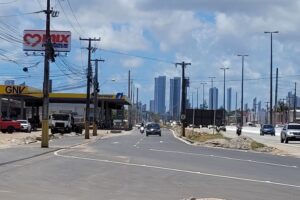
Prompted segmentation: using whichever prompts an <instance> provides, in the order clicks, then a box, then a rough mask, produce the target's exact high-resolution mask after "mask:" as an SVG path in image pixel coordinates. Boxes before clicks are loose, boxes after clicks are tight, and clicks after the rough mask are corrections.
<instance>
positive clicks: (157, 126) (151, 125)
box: [147, 124, 159, 129]
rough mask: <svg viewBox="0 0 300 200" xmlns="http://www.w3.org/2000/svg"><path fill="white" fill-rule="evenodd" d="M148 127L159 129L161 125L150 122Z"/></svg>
mask: <svg viewBox="0 0 300 200" xmlns="http://www.w3.org/2000/svg"><path fill="white" fill-rule="evenodd" d="M147 128H148V129H151V128H155V129H159V125H158V124H148V125H147Z"/></svg>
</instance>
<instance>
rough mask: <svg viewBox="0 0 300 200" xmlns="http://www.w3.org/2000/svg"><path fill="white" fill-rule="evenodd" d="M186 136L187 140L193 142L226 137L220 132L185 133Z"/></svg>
mask: <svg viewBox="0 0 300 200" xmlns="http://www.w3.org/2000/svg"><path fill="white" fill-rule="evenodd" d="M186 137H187V138H188V139H189V140H192V141H195V142H206V141H207V140H213V139H226V138H225V137H224V136H223V135H222V134H221V133H217V134H208V133H188V134H186Z"/></svg>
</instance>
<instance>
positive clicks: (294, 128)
mask: <svg viewBox="0 0 300 200" xmlns="http://www.w3.org/2000/svg"><path fill="white" fill-rule="evenodd" d="M289 141H300V124H297V123H289V124H286V125H284V127H283V129H282V131H281V134H280V142H281V143H283V142H284V143H289Z"/></svg>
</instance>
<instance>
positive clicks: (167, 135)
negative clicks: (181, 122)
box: [0, 129, 300, 200]
mask: <svg viewBox="0 0 300 200" xmlns="http://www.w3.org/2000/svg"><path fill="white" fill-rule="evenodd" d="M16 151H17V150H16ZM18 151H19V153H21V152H22V151H20V150H18ZM1 158H2V157H1V154H0V161H1ZM0 178H1V181H0V197H1V198H0V199H6V200H10V199H31V200H37V199H49V200H50V199H51V200H52V199H64V200H65V199H72V200H73V199H105V200H106V199H111V200H118V199H120V200H127V199H128V200H129V199H130V200H133V199H149V200H150V199H151V200H153V199H159V200H164V199H166V200H168V199H170V200H171V199H178V200H180V199H185V198H189V197H198V198H220V199H228V200H229V199H236V200H243V199H245V200H253V199H256V200H259V199H261V200H276V199H278V200H279V199H280V200H281V199H289V200H293V199H295V200H296V199H297V200H299V198H300V159H297V158H293V157H288V156H275V155H269V154H264V153H253V152H246V151H236V150H227V149H217V148H206V147H199V146H191V145H188V144H186V143H184V142H182V141H180V140H178V139H176V138H174V136H173V134H172V132H171V131H169V130H166V129H164V130H163V132H162V137H159V136H149V137H146V136H145V134H140V133H139V132H138V130H134V131H132V133H131V134H127V135H124V136H119V137H111V138H105V139H100V140H94V141H93V142H91V143H88V144H84V145H79V146H76V147H73V148H66V149H64V148H63V149H57V150H55V151H54V152H49V153H46V154H41V155H39V156H37V157H31V158H29V159H25V160H20V161H18V162H14V163H5V164H4V165H0Z"/></svg>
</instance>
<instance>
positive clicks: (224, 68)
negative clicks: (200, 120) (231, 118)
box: [220, 67, 229, 125]
mask: <svg viewBox="0 0 300 200" xmlns="http://www.w3.org/2000/svg"><path fill="white" fill-rule="evenodd" d="M220 69H222V70H224V88H223V89H224V92H223V123H224V125H225V120H226V117H225V113H226V112H225V93H226V91H225V90H226V89H225V78H226V75H225V74H226V73H225V72H226V70H228V69H229V67H221V68H220Z"/></svg>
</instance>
